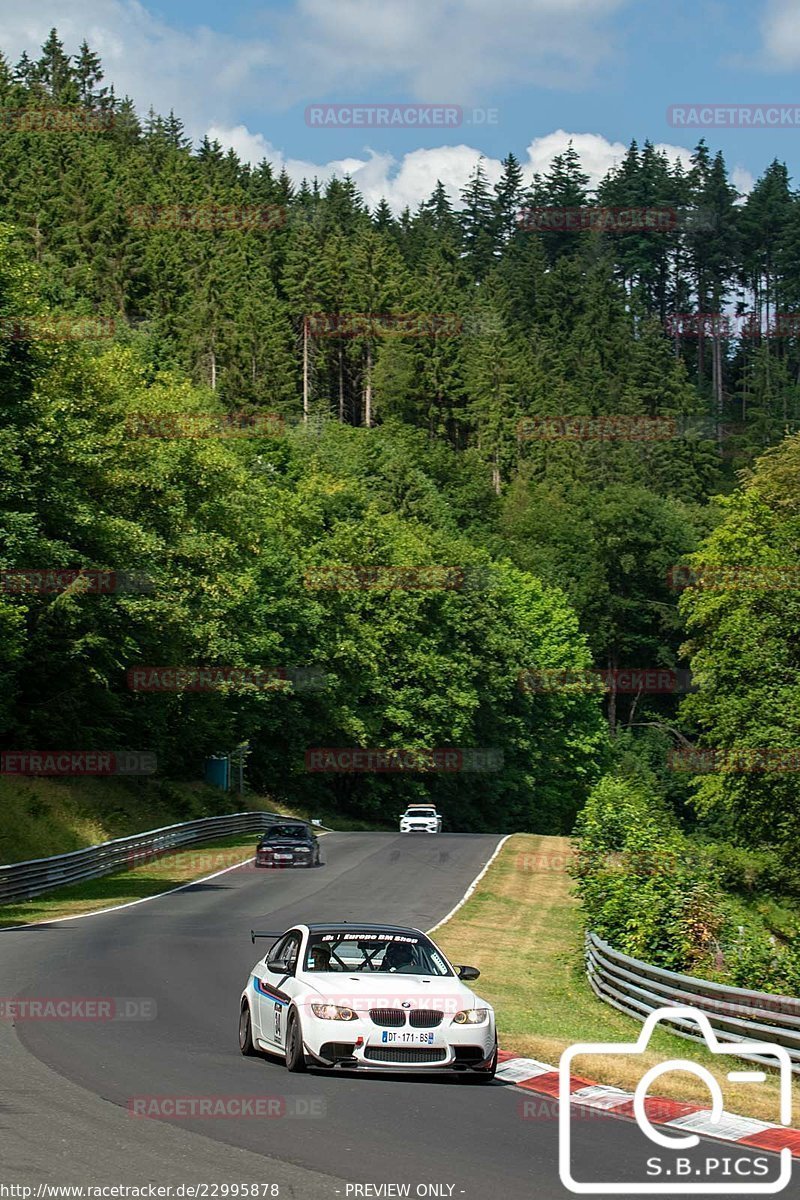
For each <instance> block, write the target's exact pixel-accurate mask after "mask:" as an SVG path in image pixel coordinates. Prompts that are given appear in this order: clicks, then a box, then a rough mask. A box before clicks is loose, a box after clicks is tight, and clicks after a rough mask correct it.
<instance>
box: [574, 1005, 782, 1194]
mask: <svg viewBox="0 0 800 1200" xmlns="http://www.w3.org/2000/svg"><path fill="white" fill-rule="evenodd" d="M661 1021H664V1022H668V1023H673V1022H674V1023H675V1024H677V1025H678V1027H680V1028H682V1030H683V1031H684V1032H686V1026H687V1024H688V1025H689V1026H690V1027H691V1026H693V1025H694V1026H697V1028H698V1031H699V1033H700V1034H701V1035H702V1037H703V1040H704V1042H705V1044H706V1048H707V1049H708V1050H710V1051H711V1053H712V1054H715V1055H720V1056H721V1057H722V1058H723V1060H724V1058H725V1056H728V1057H729V1058H730V1057H732V1058H733V1062H730V1061H729V1062H727V1063H724V1062H722V1063H720V1066H724V1067H725V1069H726V1077H727V1079H728V1080H729V1081H730V1082H731V1083H737V1084H743V1083H744V1084H750V1083H752V1084H753V1085H754V1086H755V1087H758V1086H759V1085H763V1084H765V1083H766V1079H767V1076H766V1070H765V1069H764V1068H765V1066H770V1067H772V1068H774V1070H775V1071H776V1073H777V1075H778V1079H779V1085H780V1086H779V1095H778V1103H777V1108H778V1110H779V1111H778V1113H776V1119H777V1121H778V1122H779V1124H780V1125H782V1126H788V1125H789V1124H790V1123H791V1115H792V1092H791V1087H792V1084H791V1080H792V1063H791V1059H790V1057H789V1052H788V1051H787V1050H786V1049H785V1048H784V1047H783V1046H776V1045H774V1044H773V1043H771V1042H751V1041H748V1042H747V1044H746V1046H745V1045H743V1044H741V1043H729V1042H720V1040H719V1038H718V1037H717V1035H716V1033H715V1032H714V1030H713V1029H712V1028H711V1024H710V1022H709V1020H708V1017H707V1016H706V1014H705V1013H703V1012H701V1011H700V1010H699V1009H696V1008H688V1007H686V1008H684V1007H669V1008H659V1009H657V1010H656V1011H655V1012H652V1013H650V1015H649V1016H648V1018H647V1020H646V1021H645V1023H644V1028H643V1029H642V1032H641V1035H640V1037H639V1039H638V1041H636V1042H626V1043H616V1042H585V1043H581V1044H579V1045H575V1046H571V1047H570V1048H569V1049H568V1050H565V1052H564V1054H563V1055H562V1056H561V1063H560V1067H559V1174H560V1177H561V1182H562V1184H563V1185H564V1187H565V1188H567V1190H568V1191H570V1192H573V1193H575V1194H576V1195H584V1196H602V1195H605V1196H609V1195H610V1196H631V1195H635V1196H639V1195H652V1194H661V1195H669V1196H679V1195H687V1194H691V1195H717V1196H760V1195H775V1194H776V1193H777V1192H781V1191H783V1189H784V1188H785V1187H786V1186H787V1184H788V1183H789V1181H790V1179H791V1175H792V1151H791V1149H790V1148H789V1146H788V1145H785V1144H784V1145H782V1146H781V1140H782V1139H781V1130H780V1128H776V1126H775V1125H772V1126H770V1125H768V1124H766V1123H765V1122H763V1121H753V1120H749V1119H747V1118H743V1117H737V1116H734V1115H733V1114H731V1113H729V1112H726V1111H725V1102H724V1097H723V1093H722V1088H721V1086H720V1084H719V1082H718V1080H717V1078H716V1077H715V1076H714V1075H713V1074H712V1073H711V1071H709V1070H708V1068H707V1067H704V1066H702V1065H701V1064H699V1063H696V1062H692V1061H690V1060H688V1059H670V1060H668V1061H665V1062H662V1063H657V1064H656V1065H655V1066H653V1067H651V1068H650V1069H649V1070H647V1071H645V1072H643V1074H642V1076H641V1079H640V1080H639V1083H638V1084H637V1087H636V1091H635V1092H634V1093H633V1095H632V1096H631V1095H629V1094H628V1093H626V1092H623V1091H620V1090H619V1089H617V1088H598V1087H596V1086H588V1087H587V1086H583V1087H582V1086H581V1084H586V1083H587V1080H586V1079H583V1078H581V1076H578V1077H577V1078H576V1077H575V1076H573V1075H572V1072H571V1067H572V1063H573V1062H574V1060H575V1059H576V1058H578V1057H580V1059H581V1062H582V1065H581V1074H583V1072H584V1071H587V1070H588V1071H589V1073H590V1074H591V1065H590V1063H591V1056H593V1055H600V1056H603V1058H604V1059H605V1060H606V1063H607V1061H608V1058H609V1057H610V1056H620V1055H641V1054H644V1053H645V1051H648V1052H650V1053H651V1052H652V1047H650V1045H649V1043H650V1039H651V1037H652V1034H653V1031H654V1029H655V1028H656V1027H657V1026H658V1024H659V1023H660V1022H661ZM587 1059H588V1060H589V1065H584V1062H585V1060H587ZM736 1059H746V1060H750V1062H747V1063H745V1064H740V1065H739V1067H738V1069H737V1066H736ZM728 1067H730V1068H731V1069H730V1070H728V1069H727V1068H728ZM670 1072H685V1073H689V1074H691V1075H693V1076H695V1077H696V1078H699V1079H701V1080H702V1081H703V1083H705V1084H706V1085H707V1087H708V1090H709V1095H710V1099H711V1105H710V1108H699V1107H698V1106H697V1105H696V1104H680V1103H677V1102H675V1101H669V1100H661V1099H658V1098H657V1097H655V1096H650V1095H649V1092H650V1089H651V1087H652V1086H653V1085H654V1084H655V1083H656V1082H657V1080H659V1079H660V1078H661V1077H662V1076H663V1075H666V1074H667V1073H670ZM576 1085H577V1087H576ZM600 1092H602V1093H604V1094H603V1096H602V1097H600V1096H598V1095H597V1094H596V1093H600ZM593 1105H594V1106H595V1107H600V1108H603V1109H605V1110H606V1111H607V1112H608V1113H609V1116H610V1115H611V1114H612V1113H614V1114H615V1115H617V1116H627V1117H633V1118H634V1119H635V1121H636V1124H637V1125H638V1127H639V1130H640V1131H641V1133H642V1134H643V1135H644V1136H643V1138H642V1139H641V1146H640V1148H638V1149H637V1148H636V1147H635V1146H634V1147H633V1151H631V1141H630V1139H629V1138H625V1139H622V1138H620V1139H619V1144H620V1145H621V1146H624V1147H625V1150H624V1158H623V1155H622V1152H621V1155H620V1161H618V1162H615V1161H614V1157H615V1156H614V1155H613V1154H611V1155H608V1156H598V1155H597V1146H596V1143H595V1144H594V1145H593V1146H582V1145H581V1141H580V1129H579V1125H580V1124H581V1123H580V1122H579V1121H578V1120H577V1119H576V1118H577V1116H578V1115H580V1112H581V1110H582V1106H589V1107H592V1106H593ZM767 1130H769V1131H770V1135H771V1136H770V1138H769V1140H767V1141H766V1143H765V1140H764V1132H765V1131H767ZM787 1132H789V1131H787ZM772 1135H775V1136H774V1138H773V1136H772ZM701 1136H704V1137H706V1138H709V1139H713V1141H705V1142H703V1141H701ZM789 1136H791V1134H790V1135H789ZM614 1140H615V1139H612V1138H611V1137H609V1138H607V1139H604V1144H605V1145H607V1146H609V1147H610V1146H611V1145H613V1143H614ZM786 1140H787V1141H788V1138H787V1139H786ZM726 1143H727V1144H726ZM765 1144H766V1145H772V1146H773V1147H774V1149H775V1150H778V1149H779V1148H780V1157H779V1158H776V1157H774V1153H773V1154H770V1153H763V1152H762V1153H759V1151H758V1150H757V1149H756V1148H755V1147H756V1146H757V1145H761V1146H764V1145H765ZM604 1160H605V1161H606V1162H607V1164H608V1165H607V1171H605V1170H603V1163H604ZM608 1172H610V1173H611V1177H608V1178H604V1177H602V1176H603V1175H605V1174H607V1173H608ZM592 1176H594V1178H592ZM598 1176H601V1177H600V1178H598ZM637 1176H638V1178H637Z"/></svg>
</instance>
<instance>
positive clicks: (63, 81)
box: [36, 29, 75, 102]
mask: <svg viewBox="0 0 800 1200" xmlns="http://www.w3.org/2000/svg"><path fill="white" fill-rule="evenodd" d="M36 77H37V79H38V80H39V81H40V82H41V83H42V84H43V85H44V87H45V89H46V91H47V93H48V95H49V96H50V97H51V98H52V99H53V100H55V101H56V102H58V101H65V100H67V101H69V100H70V99H71V98H72V94H73V92H74V82H75V81H74V77H73V72H72V68H71V66H70V58H69V55H68V54H65V53H64V44H63V42H61V41H60V40H59V37H58V30H56V29H51V30H50V34H49V36H48V38H47V41H46V42H45V43H44V45H43V46H42V56H41V58H40V59H39V61H38V62H37V64H36Z"/></svg>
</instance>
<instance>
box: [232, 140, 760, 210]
mask: <svg viewBox="0 0 800 1200" xmlns="http://www.w3.org/2000/svg"><path fill="white" fill-rule="evenodd" d="M209 136H210V137H213V138H216V139H217V140H218V141H219V142H220V143H221V144H222V145H223V146H224V147H225V148H226V149H227V148H228V147H232V148H233V149H234V150H235V151H236V153H237V154H238V155H239V156H240V157H241V158H243V159H244V160H245V161H247V162H250V163H253V164H255V163H258V162H260V161H261V159H263V158H266V159H267V161H268V162H270V163H271V164H272V166H273V168H274V170H275V172H276V173H277V172H279V171H280V170H282V169H283V168H285V169H286V171H287V173H288V175H289V177H290V178H291V179H292V180H293V182H294V183H297V184H299V183H300V182H301V181H302V180H303V179H308V180H309V181H311V180H312V179H313V178H314V177H316V178H317V179H319V181H320V182H321V183H324V182H326V181H327V180H329V179H331V178H332V177H333V176H338V177H339V178H341V177H342V176H344V175H350V176H352V178H353V180H354V182H355V184H356V186H357V187H358V189H359V191H360V192H361V194H362V196H363V197H364V199H365V200H366V201H367V203H368V205H369V206H370V208H374V207H375V205H376V204H377V203H378V201H379V200H380V199H382V198H384V197H385V198H386V199H387V200H388V201H389V204H390V205H391V206H392V209H393V210H394V211H395V212H399V211H400V210H401V209H402V208H403V207H404V206H405V205H408V206H409V207H410V208H411V209H412V210H413V209H414V208H416V206H417V205H418V204H419V203H420V202H421V201H423V200H427V199H428V197H429V196H430V194H431V192H432V191H433V189H434V187H435V186H436V181H437V180H439V179H440V180H441V181H442V183H443V184H444V186H445V188H446V189H447V192H448V194H449V195H450V198H451V199H452V200H454V201H458V197H459V194H460V192H461V189H462V188H463V187H464V184H465V183H466V182H467V180H468V178H469V176H470V174H471V172H472V171H473V170H474V168H475V165H476V163H477V162H478V161H479V160H480V161H482V163H483V169H484V171H485V173H486V176H487V178H488V180H489V183H490V184H493V183H495V182H496V181H497V180H498V179H499V178H500V175H501V173H502V169H503V168H502V164H501V162H500V160H499V159H495V158H487V157H485V156H484V155H482V154H481V152H480V150H477V149H475V148H474V147H473V146H465V145H460V146H438V147H435V148H431V149H425V150H412V151H410V152H409V153H408V154H406V155H404V156H403V158H401V159H400V160H398V159H396V158H394V157H393V155H391V154H378V153H375V152H374V151H371V150H366V151H365V155H366V156H365V157H364V158H347V159H331V160H329V161H328V162H325V163H312V162H307V161H303V160H301V159H292V158H287V157H286V156H285V155H284V154H283V153H282V151H280V150H278V149H276V148H275V147H274V146H273V145H272V144H271V143H270V142H268V141H267V140H266V139H265V138H264V137H262V136H261V134H257V133H256V134H254V133H250V131H249V130H248V129H247V128H246V126H244V125H238V126H236V127H235V128H233V129H226V128H224V127H222V126H214V127H212V128H211V129H210V130H209ZM570 142H571V143H572V145H573V146H574V148H575V150H576V151H577V153H578V155H579V157H580V159H581V163H582V166H583V170H584V171H585V173H586V174H587V175H588V176H589V185H590V187H595V186H596V185H597V184H598V183H599V182H600V180H601V179H602V178H603V176H604V175H606V173H607V172H608V171H609V170H610V169H611V168H612V167H614V166H616V165H617V164H618V163H619V162H621V161H622V159H623V157H624V156H625V153H626V151H627V147H626V146H624V145H623V144H622V142H609V141H607V140H606V138H604V137H601V136H600V134H597V133H567V132H566V130H563V129H557V130H555V131H554V132H553V133H548V134H546V135H545V136H544V137H540V138H535V139H534V140H533V141H532V142H531V143H530V145H529V146H528V149H527V157H526V158H525V159H524V160H523V161H522V163H521V166H522V170H523V174H524V178H525V182H526V183H530V181H531V180H532V178H533V176H534V174H543V173H544V172H545V171H546V170H547V169H548V167H549V166H550V163H551V162H552V160H553V159H554V158H555V156H556V155H557V154H561V153H563V151H564V150H566V148H567V146H568V145H569V144H570ZM656 149H657V150H660V151H662V152H663V153H666V154H667V155H668V157H669V158H671V159H673V160H674V159H680V161H681V163H682V164H683V166H684V167H688V166H689V164H690V158H691V151H689V150H687V149H686V148H685V147H683V146H672V145H669V144H666V143H664V144H661V145H658V146H657V147H656ZM737 170H738V172H739V174H738V176H736V175H735V177H734V181H735V182H736V186H737V187H739V188H740V189H742V185H743V183H744V182H746V180H747V179H748V178H749V180H750V186H752V176H749V175H748V172H746V171H744V169H743V168H737Z"/></svg>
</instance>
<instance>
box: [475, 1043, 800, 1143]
mask: <svg viewBox="0 0 800 1200" xmlns="http://www.w3.org/2000/svg"><path fill="white" fill-rule="evenodd" d="M496 1078H497V1080H498V1082H500V1083H507V1084H513V1085H514V1086H515V1087H518V1088H522V1089H523V1090H525V1091H527V1092H535V1093H536V1094H537V1095H539V1096H549V1097H550V1098H551V1100H558V1095H559V1077H558V1070H557V1069H556V1067H549V1066H547V1064H546V1063H540V1062H537V1061H536V1059H535V1058H518V1057H517V1056H516V1055H514V1054H512V1053H511V1052H510V1051H508V1050H501V1051H500V1053H499V1066H498V1068H497V1077H496ZM570 1104H576V1105H580V1106H581V1107H582V1108H593V1109H601V1110H603V1111H604V1112H608V1113H611V1114H613V1115H614V1116H617V1117H629V1118H630V1119H631V1120H635V1118H634V1114H633V1093H632V1092H625V1091H623V1090H622V1089H621V1088H615V1087H607V1086H606V1085H605V1084H599V1083H592V1081H591V1080H590V1079H583V1078H581V1076H580V1075H571V1076H570ZM645 1112H646V1113H647V1116H648V1119H649V1120H650V1121H652V1123H653V1124H654V1125H665V1126H668V1127H670V1128H672V1129H683V1130H686V1131H688V1132H689V1133H697V1134H700V1135H702V1136H705V1137H712V1138H716V1139H718V1140H719V1141H723V1142H737V1143H738V1144H739V1145H741V1146H753V1147H755V1148H756V1149H758V1150H771V1151H773V1153H776V1154H777V1153H779V1152H780V1150H781V1149H782V1148H783V1147H784V1146H788V1147H789V1149H790V1150H791V1152H792V1155H793V1157H794V1158H800V1130H797V1129H790V1128H788V1127H787V1126H786V1125H771V1124H770V1123H769V1122H767V1121H755V1120H753V1119H752V1118H751V1117H737V1116H735V1115H734V1114H733V1113H728V1112H726V1113H723V1114H722V1120H721V1121H720V1122H714V1121H712V1120H711V1112H710V1110H709V1109H707V1108H701V1107H700V1106H699V1105H697V1104H684V1103H681V1101H679V1100H667V1099H664V1098H661V1097H658V1096H650V1097H648V1098H647V1100H645Z"/></svg>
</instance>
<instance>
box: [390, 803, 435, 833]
mask: <svg viewBox="0 0 800 1200" xmlns="http://www.w3.org/2000/svg"><path fill="white" fill-rule="evenodd" d="M400 832H401V833H441V832H442V818H441V816H440V815H439V813H438V812H437V811H436V808H435V806H434V805H433V804H409V806H408V808H407V809H406V811H405V812H404V813H401V814H400Z"/></svg>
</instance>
